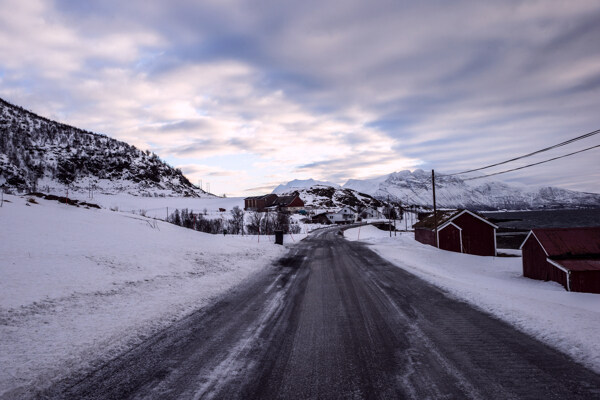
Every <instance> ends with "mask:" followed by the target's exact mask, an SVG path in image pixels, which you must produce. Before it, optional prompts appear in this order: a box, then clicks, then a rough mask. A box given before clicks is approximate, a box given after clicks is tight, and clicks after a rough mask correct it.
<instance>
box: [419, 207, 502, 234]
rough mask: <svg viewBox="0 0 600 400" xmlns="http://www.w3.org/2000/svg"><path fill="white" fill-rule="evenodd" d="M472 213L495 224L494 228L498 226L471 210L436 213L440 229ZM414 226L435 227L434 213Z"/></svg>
mask: <svg viewBox="0 0 600 400" xmlns="http://www.w3.org/2000/svg"><path fill="white" fill-rule="evenodd" d="M465 213H467V214H470V215H472V216H474V217H475V218H477V219H480V220H482V221H483V222H485V223H487V224H489V225H491V226H493V227H494V228H498V227H497V226H496V225H494V224H492V223H491V222H490V221H488V220H487V219H485V218H484V217H482V216H481V215H479V214H477V213H474V212H472V211H469V210H464V209H462V210H440V211H438V212H437V213H436V215H437V226H438V229H442V228H444V227H445V226H446V225H447V224H449V223H451V222H452V221H453V220H455V219H456V218H458V217H459V216H461V215H462V214H465ZM413 227H414V228H423V229H430V230H432V229H435V218H434V217H433V213H432V214H431V215H430V216H428V217H426V218H424V219H423V220H421V221H419V222H417V223H416V224H414V225H413Z"/></svg>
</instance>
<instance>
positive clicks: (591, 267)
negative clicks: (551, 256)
mask: <svg viewBox="0 0 600 400" xmlns="http://www.w3.org/2000/svg"><path fill="white" fill-rule="evenodd" d="M549 261H554V263H557V264H560V265H562V266H563V267H564V268H566V269H568V270H569V271H600V260H588V259H583V260H573V259H570V260H549Z"/></svg>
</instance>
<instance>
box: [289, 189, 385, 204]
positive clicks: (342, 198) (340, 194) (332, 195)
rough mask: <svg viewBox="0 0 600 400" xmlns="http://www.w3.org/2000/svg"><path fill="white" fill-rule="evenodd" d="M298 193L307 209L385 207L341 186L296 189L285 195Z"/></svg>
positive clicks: (377, 201)
mask: <svg viewBox="0 0 600 400" xmlns="http://www.w3.org/2000/svg"><path fill="white" fill-rule="evenodd" d="M336 186H337V185H336ZM293 192H297V193H298V194H299V195H300V198H301V199H302V201H304V204H305V205H306V206H307V207H313V208H318V209H329V210H337V209H340V208H343V207H344V206H350V207H352V208H354V209H356V208H366V207H368V208H372V209H377V208H379V207H382V206H383V205H384V203H383V202H381V201H379V200H377V199H375V198H373V197H372V196H369V195H368V194H364V193H359V192H357V191H356V190H352V189H344V188H341V187H339V186H337V187H334V186H329V185H318V184H317V185H313V186H310V187H304V188H295V189H293V190H290V191H289V192H284V193H283V194H291V193H293Z"/></svg>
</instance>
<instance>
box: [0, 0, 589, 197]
mask: <svg viewBox="0 0 600 400" xmlns="http://www.w3.org/2000/svg"><path fill="white" fill-rule="evenodd" d="M0 6H2V7H3V9H5V10H11V13H10V14H7V13H5V14H4V17H3V16H0V53H1V54H3V57H2V60H0V71H1V74H0V79H1V81H0V82H1V86H0V96H3V97H5V98H7V100H10V101H12V102H14V103H17V104H20V105H22V106H24V107H27V108H30V109H32V110H33V111H35V112H38V113H40V114H42V115H45V116H48V117H52V118H56V119H59V120H61V121H64V122H67V123H69V124H71V125H75V126H79V127H82V128H84V129H89V130H92V131H97V132H101V133H105V134H108V135H110V136H113V137H117V138H119V139H121V140H125V141H128V142H130V143H132V144H134V145H136V146H137V147H139V148H143V149H145V148H148V149H151V150H152V151H155V152H156V153H157V154H159V155H161V156H162V157H167V158H168V159H169V160H172V161H173V162H174V163H175V164H179V165H186V166H189V168H188V169H187V171H190V172H189V173H190V174H193V176H194V177H195V178H198V179H200V177H201V176H205V177H207V178H208V176H210V177H211V179H212V180H214V182H215V185H217V184H218V185H222V186H221V187H222V188H223V191H225V190H227V191H231V192H236V193H241V192H242V191H243V190H244V188H248V187H254V188H261V187H267V186H269V185H270V184H271V183H272V182H273V181H275V180H276V179H282V180H291V179H294V178H300V177H302V178H306V177H313V178H316V179H324V180H331V181H335V182H338V183H343V182H341V181H342V180H344V179H348V178H363V177H371V176H374V175H376V174H384V173H389V172H392V171H394V170H399V169H405V168H415V167H417V166H421V167H424V168H432V167H433V168H435V169H436V170H442V171H458V170H462V169H468V168H471V167H478V166H480V165H484V164H489V163H491V162H495V161H499V160H502V159H506V158H510V157H512V156H514V155H518V154H521V153H523V152H524V151H532V150H536V149H538V148H541V147H545V146H547V145H549V144H553V143H557V142H560V141H563V140H566V139H568V138H571V137H574V136H577V135H579V134H582V133H585V132H588V131H591V130H593V129H597V128H598V127H597V110H598V108H599V106H600V48H599V47H598V45H597V39H598V37H599V35H600V27H599V25H598V24H597V23H596V22H597V21H598V19H599V18H600V5H598V4H597V3H594V2H589V1H583V0H582V1H572V2H569V4H566V3H564V2H561V1H548V2H521V1H505V2H474V1H455V2H447V3H445V2H441V3H440V2H432V1H423V2H405V1H399V2H390V1H374V2H369V3H365V2H361V1H349V2H348V1H344V2H338V1H319V2H317V1H305V2H295V3H288V4H286V3H285V2H276V1H265V2H261V3H260V6H257V4H255V3H253V2H247V1H241V0H240V1H237V0H227V1H203V2H191V1H183V0H182V1H172V2H169V4H168V5H166V4H163V3H161V2H153V1H151V2H147V1H146V2H141V1H135V0H132V1H128V2H121V1H112V0H106V1H102V2H92V3H89V2H74V1H56V2H55V3H49V2H42V1H28V2H22V1H12V0H10V1H6V0H0ZM591 140H592V141H593V140H595V141H596V142H594V143H598V142H597V140H598V139H597V138H593V139H591ZM589 153H590V154H587V153H582V155H581V156H575V158H573V159H571V160H568V161H567V159H565V161H564V162H562V161H561V162H557V163H556V164H546V165H545V166H544V167H543V168H540V169H536V170H534V169H533V168H531V169H527V170H523V171H522V172H521V173H514V174H511V175H507V176H506V179H509V180H510V179H512V180H519V181H521V182H524V183H531V184H557V185H561V186H564V187H569V188H575V189H580V190H587V191H597V192H598V191H600V183H598V182H600V179H596V178H597V177H598V176H597V173H596V172H594V171H596V170H597V168H594V166H597V162H596V164H594V163H595V161H594V160H595V159H596V158H597V153H594V151H591V152H589ZM232 155H239V159H240V160H244V161H247V159H245V158H243V157H242V156H249V157H252V158H251V160H252V161H251V162H246V163H245V164H244V165H240V164H241V163H242V161H239V160H238V161H235V160H234V159H232V158H231V157H229V158H228V156H232ZM219 157H220V158H219ZM213 159H219V160H225V161H223V162H224V163H225V164H223V165H210V168H198V169H194V170H193V172H191V171H192V167H191V166H193V165H201V166H205V167H206V166H208V164H209V163H208V161H207V160H213ZM214 163H217V161H214ZM215 167H219V168H221V169H220V170H219V169H215ZM211 168H212V169H211ZM226 171H245V172H246V174H245V175H241V174H236V175H227V174H228V173H229V172H226ZM184 172H185V170H184ZM219 174H222V175H219ZM273 176H276V177H277V178H275V177H273ZM501 177H502V176H501ZM229 187H231V188H232V189H231V190H230V189H227V188H229Z"/></svg>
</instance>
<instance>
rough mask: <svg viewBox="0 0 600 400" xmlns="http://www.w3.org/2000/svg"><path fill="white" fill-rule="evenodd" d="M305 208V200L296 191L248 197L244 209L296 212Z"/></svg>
mask: <svg viewBox="0 0 600 400" xmlns="http://www.w3.org/2000/svg"><path fill="white" fill-rule="evenodd" d="M303 208H304V202H303V201H302V199H301V198H300V195H299V194H298V193H297V192H296V193H293V194H291V195H288V196H277V195H276V194H266V195H264V196H254V197H246V198H245V199H244V210H246V211H261V212H262V211H266V210H273V211H285V212H296V211H299V210H301V209H303Z"/></svg>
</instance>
